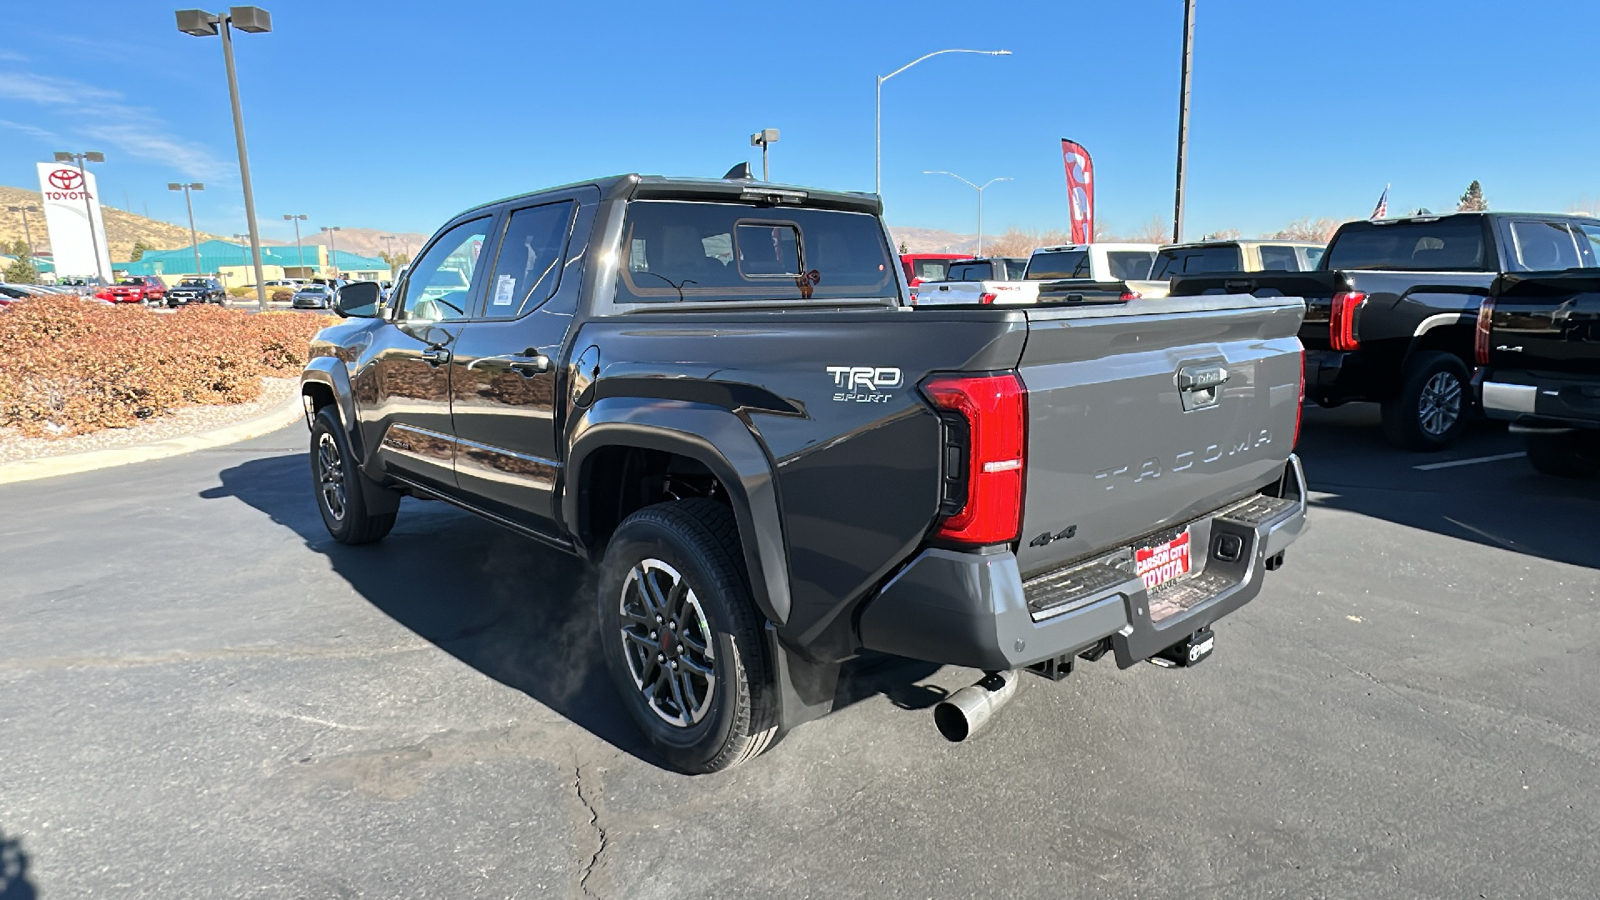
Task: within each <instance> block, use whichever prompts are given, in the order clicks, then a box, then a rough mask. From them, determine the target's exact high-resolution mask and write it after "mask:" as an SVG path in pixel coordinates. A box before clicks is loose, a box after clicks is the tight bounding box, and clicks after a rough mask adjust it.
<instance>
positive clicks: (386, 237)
mask: <svg viewBox="0 0 1600 900" xmlns="http://www.w3.org/2000/svg"><path fill="white" fill-rule="evenodd" d="M378 239H379V240H381V241H383V246H384V248H385V249H386V250H388V251H389V277H390V278H393V277H394V273H395V270H396V269H397V268H398V266H396V265H395V260H396V259H398V257H396V256H395V255H394V235H392V234H381V235H378Z"/></svg>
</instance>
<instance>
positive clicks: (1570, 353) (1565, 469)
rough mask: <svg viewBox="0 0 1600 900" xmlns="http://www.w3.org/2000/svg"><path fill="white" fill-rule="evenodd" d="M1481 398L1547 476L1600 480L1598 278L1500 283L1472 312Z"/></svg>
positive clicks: (1587, 274) (1570, 275)
mask: <svg viewBox="0 0 1600 900" xmlns="http://www.w3.org/2000/svg"><path fill="white" fill-rule="evenodd" d="M1477 357H1478V363H1479V365H1480V366H1481V368H1480V369H1479V370H1478V374H1477V376H1476V380H1477V382H1478V388H1479V392H1480V393H1479V396H1480V397H1481V398H1482V402H1483V410H1484V412H1485V413H1487V414H1488V415H1489V416H1490V417H1491V418H1495V419H1505V420H1507V421H1509V422H1510V423H1511V430H1512V431H1513V432H1520V433H1521V434H1522V435H1523V436H1524V438H1525V440H1526V441H1527V446H1528V460H1529V461H1530V462H1532V463H1533V465H1534V468H1536V469H1538V470H1539V471H1541V472H1544V473H1546V474H1548V475H1561V476H1565V477H1568V478H1592V477H1594V476H1595V475H1600V270H1594V269H1589V270H1582V269H1578V270H1572V271H1567V272H1551V273H1535V274H1530V275H1506V276H1504V277H1502V278H1501V279H1500V282H1499V283H1498V284H1497V285H1496V286H1495V290H1494V293H1493V294H1492V295H1491V296H1490V297H1489V298H1488V299H1486V300H1485V301H1484V302H1483V305H1482V306H1481V307H1480V308H1479V311H1478V323H1477Z"/></svg>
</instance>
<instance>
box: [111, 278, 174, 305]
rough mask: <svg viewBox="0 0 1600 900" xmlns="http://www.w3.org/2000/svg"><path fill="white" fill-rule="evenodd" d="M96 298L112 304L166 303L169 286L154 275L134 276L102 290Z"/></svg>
mask: <svg viewBox="0 0 1600 900" xmlns="http://www.w3.org/2000/svg"><path fill="white" fill-rule="evenodd" d="M95 296H96V297H99V298H100V299H101V300H108V301H110V302H112V303H145V304H156V303H164V302H166V296H167V286H166V284H165V283H163V282H162V281H161V279H159V278H157V277H155V276H154V275H134V276H131V277H129V278H124V279H123V280H121V281H119V282H117V283H116V284H113V285H111V286H110V287H107V288H104V289H103V290H100V291H99V292H97V293H96V294H95Z"/></svg>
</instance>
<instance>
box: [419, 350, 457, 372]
mask: <svg viewBox="0 0 1600 900" xmlns="http://www.w3.org/2000/svg"><path fill="white" fill-rule="evenodd" d="M418 356H419V357H420V358H421V359H422V361H423V362H425V363H427V364H428V365H430V366H433V367H434V368H438V367H439V366H442V365H444V364H445V363H447V362H449V361H450V351H449V350H446V349H444V348H443V347H430V348H428V349H427V350H424V351H422V352H421V353H420V354H418Z"/></svg>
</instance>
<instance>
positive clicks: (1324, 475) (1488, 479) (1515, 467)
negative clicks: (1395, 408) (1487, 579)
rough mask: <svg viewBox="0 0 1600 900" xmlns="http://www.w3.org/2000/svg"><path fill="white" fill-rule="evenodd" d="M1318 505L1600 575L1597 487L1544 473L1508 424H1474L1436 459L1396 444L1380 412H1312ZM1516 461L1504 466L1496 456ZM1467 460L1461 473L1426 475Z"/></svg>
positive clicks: (1311, 466) (1309, 460)
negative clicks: (1530, 460)
mask: <svg viewBox="0 0 1600 900" xmlns="http://www.w3.org/2000/svg"><path fill="white" fill-rule="evenodd" d="M1296 450H1297V452H1299V454H1300V456H1301V459H1302V460H1303V462H1304V463H1305V468H1306V480H1307V481H1308V482H1309V483H1310V486H1311V489H1312V490H1313V491H1316V492H1320V493H1324V494H1326V495H1327V496H1323V497H1319V498H1316V499H1315V500H1314V503H1315V505H1317V506H1320V507H1324V508H1328V509H1340V510H1345V511H1347V512H1353V513H1357V514H1360V515H1363V516H1370V517H1373V518H1377V519H1383V520H1385V521H1389V522H1393V523H1395V524H1397V525H1404V526H1406V527H1408V528H1416V529H1420V530H1423V531H1431V532H1434V533H1436V534H1441V535H1445V536H1448V537H1453V538H1458V539H1460V540H1464V541H1469V542H1472V543H1475V544H1482V545H1484V546H1489V547H1499V548H1501V549H1505V550H1511V551H1513V552H1516V553H1523V554H1527V555H1529V556H1535V557H1539V558H1542V559H1549V560H1553V561H1556V562H1564V563H1570V564H1572V565H1578V566H1587V567H1589V568H1600V545H1597V544H1596V543H1595V541H1594V540H1593V534H1594V524H1593V523H1594V519H1595V515H1596V512H1597V511H1600V481H1572V480H1568V479H1564V478H1555V477H1552V476H1548V475H1543V474H1540V473H1539V472H1537V471H1535V470H1534V468H1533V467H1532V466H1531V465H1529V463H1528V461H1527V460H1526V459H1524V458H1520V457H1517V456H1512V454H1518V453H1521V452H1522V451H1523V443H1522V440H1521V439H1520V438H1519V437H1517V436H1516V435H1512V434H1508V433H1507V432H1506V428H1505V426H1504V425H1503V424H1500V423H1496V422H1490V421H1484V420H1480V421H1477V422H1474V423H1473V425H1472V426H1471V427H1470V428H1469V429H1468V431H1467V433H1466V434H1465V435H1464V436H1463V437H1462V439H1461V441H1460V442H1459V443H1458V444H1456V445H1454V446H1452V447H1451V448H1450V449H1449V450H1446V451H1442V452H1439V453H1411V452H1407V451H1404V450H1399V449H1396V448H1394V447H1391V446H1389V444H1388V443H1387V442H1385V441H1384V438H1383V431H1382V428H1381V426H1380V424H1379V415H1378V407H1377V404H1372V403H1354V404H1350V405H1348V406H1343V407H1339V408H1337V409H1316V408H1312V407H1308V408H1307V409H1306V410H1305V419H1304V428H1303V430H1302V432H1301V436H1300V443H1299V446H1298V447H1297V448H1296ZM1502 456H1510V458H1505V459H1495V457H1502ZM1463 460H1483V461H1480V462H1473V463H1471V464H1468V465H1463V466H1447V467H1444V468H1434V469H1419V468H1417V467H1418V466H1430V465H1436V464H1438V463H1448V462H1452V461H1463Z"/></svg>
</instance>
